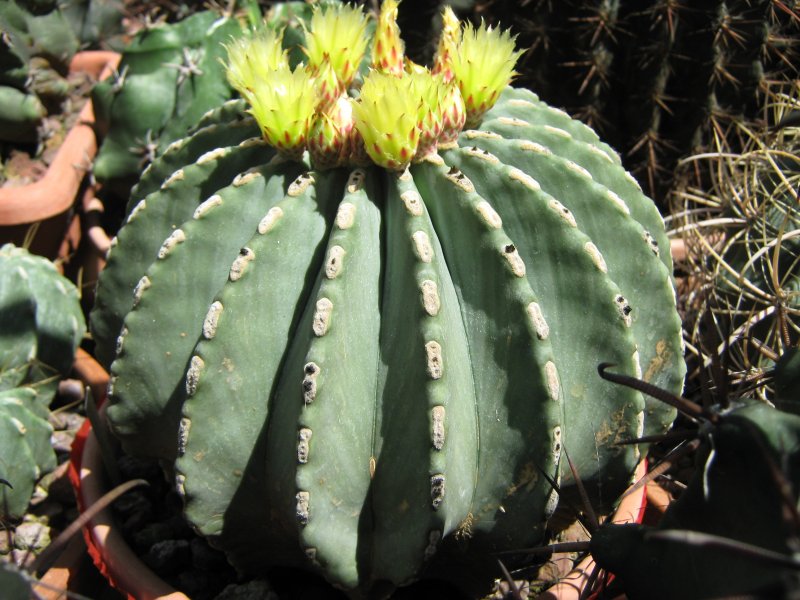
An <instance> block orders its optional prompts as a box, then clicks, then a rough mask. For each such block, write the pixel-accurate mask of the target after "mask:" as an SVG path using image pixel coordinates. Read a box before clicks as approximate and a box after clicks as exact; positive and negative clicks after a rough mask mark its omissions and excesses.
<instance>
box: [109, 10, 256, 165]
mask: <svg viewBox="0 0 800 600" xmlns="http://www.w3.org/2000/svg"><path fill="white" fill-rule="evenodd" d="M239 34H241V28H240V26H239V24H238V23H237V21H236V20H235V19H231V18H224V17H220V16H219V15H217V14H216V13H214V12H212V11H205V12H202V13H197V14H195V15H192V16H191V17H189V18H187V19H185V20H184V21H181V22H180V23H178V24H176V25H160V26H156V27H153V28H152V29H149V30H147V31H145V32H144V33H142V34H140V35H139V36H138V37H137V38H136V40H135V41H134V42H133V43H131V44H130V45H129V46H128V47H127V48H126V49H125V52H124V54H123V58H122V60H121V62H120V66H119V75H118V77H116V78H110V79H108V80H106V81H104V82H101V83H99V84H98V85H97V86H96V89H95V91H94V92H93V97H94V99H95V101H96V102H97V104H98V105H99V110H98V119H99V125H100V127H101V128H103V129H108V132H109V133H108V136H107V137H106V138H105V139H104V140H103V144H102V146H101V148H100V150H99V153H98V157H97V160H96V161H95V166H94V173H95V175H96V176H97V177H98V178H99V179H100V180H116V181H120V180H124V179H125V178H131V177H133V176H135V175H137V174H138V172H139V171H140V169H141V164H142V161H143V159H145V160H144V163H145V164H146V163H147V162H149V160H151V159H152V155H155V154H156V153H157V152H161V151H163V150H164V148H165V147H166V146H167V145H169V143H171V142H172V141H174V140H176V139H178V138H181V137H183V136H184V135H185V134H186V132H187V131H188V130H189V128H190V127H191V126H192V125H194V124H195V123H196V122H197V120H198V119H199V118H200V116H201V115H202V114H203V113H204V112H205V111H207V110H208V109H209V108H212V107H215V106H218V105H219V104H221V103H222V102H224V101H225V100H227V99H228V98H230V96H231V89H230V87H229V86H228V84H227V83H226V81H225V77H224V72H223V66H222V65H221V64H220V59H221V57H222V56H223V55H224V48H223V46H222V42H225V41H227V40H228V39H229V38H230V37H231V36H234V35H239Z"/></svg>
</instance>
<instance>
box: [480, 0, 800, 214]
mask: <svg viewBox="0 0 800 600" xmlns="http://www.w3.org/2000/svg"><path fill="white" fill-rule="evenodd" d="M478 14H479V15H480V16H482V17H485V18H487V19H488V20H489V21H490V22H493V21H496V20H499V21H500V22H504V23H509V24H510V25H511V26H512V29H513V30H514V31H515V32H518V33H519V36H520V37H519V46H520V47H522V48H525V49H526V54H525V55H524V56H523V57H522V58H521V60H520V67H519V71H520V77H519V80H518V82H519V85H522V86H525V87H529V88H530V89H532V90H533V91H535V92H536V93H537V94H539V95H541V97H542V98H543V99H544V100H545V101H547V102H549V103H551V104H553V105H555V106H558V107H561V108H564V109H565V110H567V111H568V112H569V113H570V114H572V115H574V116H576V117H577V118H580V119H581V120H584V121H585V122H587V123H588V124H589V125H591V126H592V127H594V128H596V129H597V131H598V132H599V133H600V135H601V136H603V137H604V138H605V139H608V140H609V141H610V143H612V144H613V145H614V146H615V147H617V148H619V149H620V151H621V152H622V155H623V160H624V164H625V165H626V166H627V167H628V168H630V169H631V170H632V172H633V173H634V175H636V176H637V177H638V178H639V180H640V181H641V182H642V184H643V185H644V186H645V189H646V190H647V191H648V192H649V193H650V194H653V195H654V196H655V197H656V200H657V201H658V202H660V203H663V206H664V207H666V192H667V191H668V189H669V187H670V185H671V182H672V172H673V169H674V168H675V165H676V163H677V161H678V160H679V159H680V158H682V157H684V156H687V155H688V154H690V153H691V152H693V151H694V150H695V149H696V148H698V147H699V146H700V145H701V144H705V143H709V142H710V141H711V140H712V139H713V138H712V132H713V131H714V130H715V129H718V128H719V129H724V128H725V126H726V125H727V123H729V122H730V121H731V120H736V119H740V118H741V117H743V116H749V117H752V116H754V115H756V114H757V112H758V109H759V106H761V105H762V104H763V100H764V96H763V95H762V93H761V92H763V91H764V85H765V83H766V82H768V81H771V80H786V81H791V80H792V79H795V78H796V77H797V74H798V71H797V60H796V45H797V29H798V24H800V16H798V14H797V13H796V9H795V8H794V6H793V3H786V2H783V1H782V0H701V1H700V0H691V1H689V0H678V1H676V0H645V1H643V2H642V1H637V2H634V1H630V0H593V1H591V2H585V1H582V0H581V1H578V0H566V1H562V2H551V1H550V0H532V1H531V2H526V3H525V4H524V5H522V6H521V5H520V4H519V3H518V2H511V1H507V0H495V1H494V2H490V3H489V4H488V6H484V7H482V11H481V12H480V13H478Z"/></svg>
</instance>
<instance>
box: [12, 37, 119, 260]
mask: <svg viewBox="0 0 800 600" xmlns="http://www.w3.org/2000/svg"><path fill="white" fill-rule="evenodd" d="M119 59H120V56H119V54H117V53H116V52H105V51H86V52H79V53H78V54H76V55H75V56H74V57H73V59H72V61H71V63H70V72H71V73H79V72H83V73H88V74H90V75H92V76H93V77H97V78H99V79H103V78H104V77H107V76H109V75H110V74H111V73H112V72H113V69H114V68H116V66H117V64H118V63H119ZM93 125H94V112H93V110H92V103H91V101H89V102H87V103H86V105H85V106H84V107H83V110H81V112H80V114H79V116H78V121H77V123H76V125H75V126H74V127H73V128H72V129H71V130H70V131H69V133H68V134H67V136H66V137H65V138H64V142H63V143H62V145H61V147H60V148H59V149H58V152H57V153H56V156H55V158H54V159H53V162H52V164H51V165H50V167H49V168H48V170H47V172H46V173H45V175H44V176H43V177H42V178H41V179H40V180H38V181H36V182H35V183H31V184H29V185H26V186H22V187H16V188H2V189H0V241H2V242H13V243H15V244H17V245H22V243H23V241H24V240H25V238H26V236H27V235H28V233H29V229H30V228H31V226H32V225H34V224H38V230H37V231H36V234H35V235H34V236H33V239H32V242H31V244H30V246H29V249H30V250H31V251H32V252H34V253H35V254H39V255H41V256H45V257H47V258H50V259H54V258H56V257H57V256H59V251H60V250H61V251H62V253H64V249H63V248H62V246H63V244H64V241H65V239H66V240H67V241H66V243H67V245H69V246H73V245H74V246H73V247H77V239H79V236H80V223H79V222H78V221H76V220H75V219H74V216H75V215H74V210H73V209H74V207H75V203H76V201H77V200H78V199H79V198H80V195H79V191H80V189H81V184H82V182H83V181H84V177H85V175H86V173H87V172H88V171H89V170H90V168H91V165H92V161H93V160H94V157H95V155H96V154H97V140H96V138H95V134H94V129H93Z"/></svg>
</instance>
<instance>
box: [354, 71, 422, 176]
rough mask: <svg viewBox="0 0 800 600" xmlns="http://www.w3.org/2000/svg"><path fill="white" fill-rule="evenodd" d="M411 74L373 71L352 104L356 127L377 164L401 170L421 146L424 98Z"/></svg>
mask: <svg viewBox="0 0 800 600" xmlns="http://www.w3.org/2000/svg"><path fill="white" fill-rule="evenodd" d="M416 87H417V86H414V85H412V84H411V76H410V75H408V74H403V73H402V72H401V76H400V77H395V76H392V75H389V74H387V73H380V72H378V71H370V74H369V75H368V76H367V78H366V79H365V80H364V85H363V86H362V88H361V96H360V97H359V99H358V102H356V103H355V104H354V106H353V112H354V114H355V121H356V128H357V130H358V132H359V134H361V137H362V138H363V140H364V149H365V150H366V152H367V154H369V156H370V158H371V159H372V160H373V161H374V162H375V164H377V165H379V166H381V167H385V168H387V169H391V170H395V171H402V170H403V169H405V168H406V167H407V166H408V164H409V163H410V162H411V159H412V158H413V157H414V155H415V154H416V152H417V146H418V145H419V122H420V120H421V117H422V115H423V114H424V111H423V110H422V99H421V97H420V95H419V93H418V90H417V89H416Z"/></svg>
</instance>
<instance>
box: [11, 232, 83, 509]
mask: <svg viewBox="0 0 800 600" xmlns="http://www.w3.org/2000/svg"><path fill="white" fill-rule="evenodd" d="M0 321H2V323H0V478H2V479H5V480H6V481H8V482H10V483H11V485H12V486H13V488H9V487H7V486H4V485H3V486H0V516H2V517H4V518H6V517H7V518H11V519H17V518H19V517H21V516H22V515H23V514H24V513H25V511H26V510H27V507H28V503H29V501H30V498H31V495H32V493H33V489H34V485H35V483H36V481H37V480H38V479H39V478H40V477H41V476H42V475H44V474H45V473H46V472H48V471H50V470H52V469H53V468H55V466H56V457H55V453H54V452H53V450H52V448H51V446H50V435H51V433H52V431H53V430H52V427H51V426H50V424H49V423H48V416H49V409H48V407H49V405H50V402H51V400H52V399H53V396H54V395H55V393H56V389H57V386H58V379H59V378H60V377H61V376H62V375H64V374H66V373H68V372H69V370H70V368H71V367H72V361H73V357H74V355H75V349H76V348H77V346H78V343H79V342H80V340H81V338H82V337H83V333H84V331H85V329H86V325H85V323H84V319H83V313H82V312H81V307H80V303H79V301H78V292H77V290H76V289H75V287H74V286H73V285H72V284H71V283H70V282H69V281H68V280H66V279H65V278H63V277H62V276H61V275H60V274H59V273H58V272H57V271H56V268H55V266H54V265H53V264H52V263H51V262H50V261H47V260H45V259H43V258H40V257H37V256H33V255H30V254H29V253H28V252H27V251H26V250H24V249H22V248H16V247H14V246H13V245H11V244H6V245H4V246H3V247H2V248H0Z"/></svg>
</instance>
